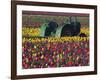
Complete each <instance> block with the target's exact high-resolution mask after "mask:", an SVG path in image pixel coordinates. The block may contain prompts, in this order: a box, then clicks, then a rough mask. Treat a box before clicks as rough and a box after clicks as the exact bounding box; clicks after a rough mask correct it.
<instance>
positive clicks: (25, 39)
mask: <svg viewBox="0 0 100 80" xmlns="http://www.w3.org/2000/svg"><path fill="white" fill-rule="evenodd" d="M88 40H89V37H61V38H58V37H48V38H25V37H24V38H23V39H22V42H23V43H24V42H33V43H34V42H44V41H47V42H65V41H69V42H72V41H77V42H78V41H88Z"/></svg>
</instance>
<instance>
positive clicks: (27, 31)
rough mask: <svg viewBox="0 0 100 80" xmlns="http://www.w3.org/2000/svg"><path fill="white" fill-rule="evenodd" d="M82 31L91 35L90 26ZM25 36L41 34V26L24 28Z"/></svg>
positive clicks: (81, 31) (23, 33)
mask: <svg viewBox="0 0 100 80" xmlns="http://www.w3.org/2000/svg"><path fill="white" fill-rule="evenodd" d="M80 33H84V34H85V35H86V36H89V28H86V27H83V28H81V30H80ZM22 35H23V36H30V37H32V36H40V28H26V27H23V28H22Z"/></svg>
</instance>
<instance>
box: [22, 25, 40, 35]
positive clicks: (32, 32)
mask: <svg viewBox="0 0 100 80" xmlns="http://www.w3.org/2000/svg"><path fill="white" fill-rule="evenodd" d="M22 35H23V36H39V35H40V29H39V28H26V27H24V28H22Z"/></svg>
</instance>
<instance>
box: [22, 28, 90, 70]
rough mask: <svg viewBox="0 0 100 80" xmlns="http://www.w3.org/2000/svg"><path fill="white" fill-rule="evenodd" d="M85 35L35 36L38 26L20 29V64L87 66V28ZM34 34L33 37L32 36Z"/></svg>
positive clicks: (43, 66)
mask: <svg viewBox="0 0 100 80" xmlns="http://www.w3.org/2000/svg"><path fill="white" fill-rule="evenodd" d="M80 33H84V34H86V35H87V37H79V36H74V37H60V38H58V37H46V38H43V37H36V36H39V35H40V29H39V28H35V29H34V28H26V27H23V29H22V35H23V37H22V66H23V69H29V68H48V67H49V68H52V67H73V66H74V67H75V66H89V55H90V54H89V28H87V27H84V28H81V31H80ZM34 36H35V37H34Z"/></svg>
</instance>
